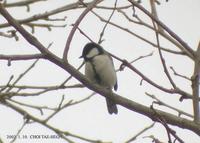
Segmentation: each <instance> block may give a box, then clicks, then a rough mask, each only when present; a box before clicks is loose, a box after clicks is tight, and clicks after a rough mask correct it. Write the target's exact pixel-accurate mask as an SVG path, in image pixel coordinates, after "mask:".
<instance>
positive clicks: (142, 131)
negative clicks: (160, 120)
mask: <svg viewBox="0 0 200 143" xmlns="http://www.w3.org/2000/svg"><path fill="white" fill-rule="evenodd" d="M154 125H155V123H152V124H151V125H149V126H147V127H145V128H144V129H142V130H141V131H140V132H138V133H137V134H136V135H134V136H133V137H132V138H130V139H129V140H128V141H126V142H125V143H131V142H132V141H134V140H136V139H137V137H138V136H140V135H141V134H143V133H144V132H145V131H147V130H149V129H151V128H152V127H153V126H154Z"/></svg>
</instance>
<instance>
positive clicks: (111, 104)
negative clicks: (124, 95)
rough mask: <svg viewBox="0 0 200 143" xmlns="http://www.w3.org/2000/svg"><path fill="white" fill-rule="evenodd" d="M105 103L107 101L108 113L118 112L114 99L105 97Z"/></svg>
mask: <svg viewBox="0 0 200 143" xmlns="http://www.w3.org/2000/svg"><path fill="white" fill-rule="evenodd" d="M106 103H107V108H108V112H109V114H112V113H115V114H117V113H118V109H117V105H116V104H115V102H114V101H112V100H110V99H107V98H106Z"/></svg>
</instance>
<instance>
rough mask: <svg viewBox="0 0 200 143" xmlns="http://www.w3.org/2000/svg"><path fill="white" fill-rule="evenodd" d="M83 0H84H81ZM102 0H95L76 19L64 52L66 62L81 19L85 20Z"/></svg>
mask: <svg viewBox="0 0 200 143" xmlns="http://www.w3.org/2000/svg"><path fill="white" fill-rule="evenodd" d="M80 1H81V2H82V0H80ZM101 1H102V0H94V1H93V2H92V3H91V4H89V5H88V6H87V8H86V9H85V10H84V11H83V12H82V13H81V15H80V16H79V18H78V19H77V20H76V22H75V24H74V25H73V28H72V30H71V32H70V34H69V36H68V38H67V42H66V45H65V49H64V52H63V59H64V61H65V62H67V55H68V51H69V47H70V43H71V41H72V38H73V36H74V34H75V32H76V30H77V28H78V26H79V24H80V23H81V21H82V20H83V18H84V17H85V16H86V15H87V13H88V12H89V11H90V10H91V9H92V8H93V7H95V5H96V4H98V3H100V2H101Z"/></svg>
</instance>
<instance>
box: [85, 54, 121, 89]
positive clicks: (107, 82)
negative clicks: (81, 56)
mask: <svg viewBox="0 0 200 143" xmlns="http://www.w3.org/2000/svg"><path fill="white" fill-rule="evenodd" d="M92 63H93V65H94V68H95V70H96V73H97V74H98V76H99V78H100V80H101V83H100V85H102V86H104V87H106V88H113V86H114V85H115V84H116V82H117V76H116V72H115V69H114V65H113V63H112V60H111V59H110V58H109V57H108V55H104V54H103V55H98V56H95V57H94V58H93V59H92ZM85 75H86V76H87V77H88V78H89V79H90V80H91V81H93V82H97V81H96V79H95V73H94V70H93V68H92V65H91V63H90V62H86V65H85Z"/></svg>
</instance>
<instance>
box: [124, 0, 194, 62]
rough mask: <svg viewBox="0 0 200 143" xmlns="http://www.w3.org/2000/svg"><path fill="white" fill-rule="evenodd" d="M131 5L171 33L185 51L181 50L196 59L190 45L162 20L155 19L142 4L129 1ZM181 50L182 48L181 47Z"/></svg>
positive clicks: (132, 0)
mask: <svg viewBox="0 0 200 143" xmlns="http://www.w3.org/2000/svg"><path fill="white" fill-rule="evenodd" d="M128 1H129V2H130V3H132V5H133V6H135V7H137V8H138V9H140V10H141V11H142V12H144V13H145V14H146V15H147V16H149V17H150V18H151V19H153V20H154V21H155V22H156V23H157V24H158V25H159V26H161V27H162V29H163V30H165V31H166V32H167V33H169V34H170V35H171V36H172V37H173V38H174V39H176V40H177V41H178V42H179V43H180V44H181V45H182V46H183V47H184V49H182V48H181V49H180V50H182V51H183V52H186V53H187V55H188V56H189V57H191V58H192V59H194V51H193V50H192V48H191V47H190V46H188V44H187V43H186V42H185V41H183V40H182V39H181V38H180V37H179V36H178V35H177V34H176V33H174V32H173V31H171V30H170V29H169V28H168V27H167V26H166V25H165V24H164V23H162V22H161V21H160V20H158V19H157V18H156V17H154V16H153V15H152V14H151V13H150V12H148V11H147V10H146V9H145V8H144V7H142V6H141V5H140V4H138V3H137V2H135V1H134V0H128ZM179 48H180V47H179Z"/></svg>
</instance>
